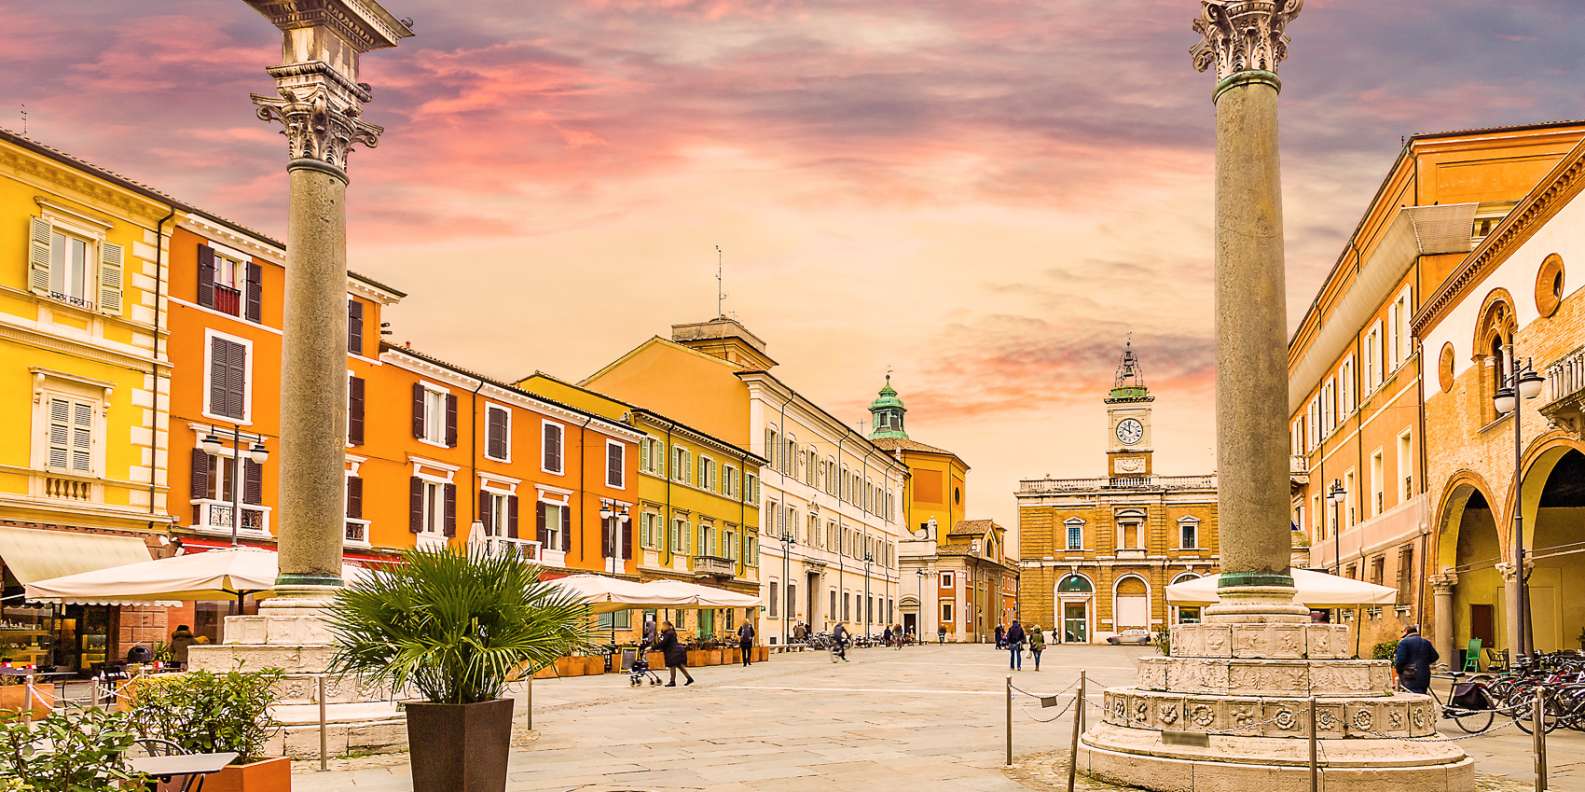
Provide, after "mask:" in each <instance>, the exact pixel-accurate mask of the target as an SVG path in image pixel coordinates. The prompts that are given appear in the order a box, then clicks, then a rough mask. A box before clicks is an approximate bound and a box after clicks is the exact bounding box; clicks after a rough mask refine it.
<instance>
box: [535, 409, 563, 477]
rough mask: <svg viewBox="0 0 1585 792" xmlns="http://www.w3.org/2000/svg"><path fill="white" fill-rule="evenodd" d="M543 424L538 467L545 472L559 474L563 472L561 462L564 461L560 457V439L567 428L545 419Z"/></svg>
mask: <svg viewBox="0 0 1585 792" xmlns="http://www.w3.org/2000/svg"><path fill="white" fill-rule="evenodd" d="M543 426H544V430H543V434H544V437H543V439H542V440H541V444H542V446H543V452H544V453H543V459H542V460H541V462H540V468H541V469H543V470H544V471H545V472H546V473H555V474H557V475H560V474H561V473H562V472H564V468H563V464H564V462H565V460H564V459H563V458H562V448H561V446H562V439H563V437H565V435H566V431H567V430H566V428H565V427H563V426H562V425H561V424H559V423H551V422H550V421H545V422H544V423H543Z"/></svg>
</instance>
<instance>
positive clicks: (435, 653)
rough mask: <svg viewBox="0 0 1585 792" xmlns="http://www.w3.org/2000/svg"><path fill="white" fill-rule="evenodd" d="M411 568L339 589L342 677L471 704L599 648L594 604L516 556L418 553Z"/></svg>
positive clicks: (334, 629) (335, 621) (335, 659)
mask: <svg viewBox="0 0 1585 792" xmlns="http://www.w3.org/2000/svg"><path fill="white" fill-rule="evenodd" d="M402 561H403V563H400V564H395V565H393V566H391V567H389V568H387V569H381V570H379V571H376V572H374V573H372V574H370V575H368V576H367V577H364V578H362V579H360V580H358V581H356V582H354V583H352V584H351V585H349V586H347V587H346V588H343V589H341V590H340V591H339V592H337V594H336V599H335V602H334V603H332V605H331V607H330V614H329V621H330V630H331V633H332V635H333V636H334V641H335V654H334V655H333V656H332V658H331V661H330V669H331V672H332V673H338V674H348V675H351V676H354V677H356V678H358V679H360V680H362V681H364V682H366V683H372V684H374V685H376V686H380V687H387V686H388V687H391V688H392V689H395V690H402V689H404V688H407V687H408V686H412V687H414V688H417V690H418V693H419V695H421V696H423V697H424V699H425V700H426V701H430V702H433V703H437V704H471V703H474V702H480V701H491V700H493V699H498V698H501V696H502V694H503V693H504V691H505V689H506V683H507V681H508V680H510V679H511V678H512V677H513V675H515V674H518V673H523V672H525V671H527V672H532V671H533V670H537V669H540V668H543V667H545V666H548V665H550V664H551V663H553V662H555V660H556V658H558V657H561V656H563V655H568V654H571V653H573V652H574V651H576V650H578V649H581V648H584V647H585V646H587V645H588V643H589V639H590V632H589V630H590V623H591V619H590V616H589V608H588V606H587V605H585V604H583V603H582V602H579V601H578V600H577V599H576V598H574V597H573V596H571V595H570V594H568V593H566V592H565V591H563V590H562V589H560V588H558V587H556V586H553V585H551V584H550V583H547V582H543V581H541V580H540V579H539V568H538V567H536V566H532V565H529V564H526V563H524V562H523V561H522V560H520V559H518V558H516V557H514V556H511V555H508V554H498V555H487V554H485V553H483V552H481V551H479V550H474V551H471V552H468V553H460V552H457V551H455V550H451V549H449V548H446V549H436V550H418V549H413V550H408V551H407V552H405V553H403V555H402Z"/></svg>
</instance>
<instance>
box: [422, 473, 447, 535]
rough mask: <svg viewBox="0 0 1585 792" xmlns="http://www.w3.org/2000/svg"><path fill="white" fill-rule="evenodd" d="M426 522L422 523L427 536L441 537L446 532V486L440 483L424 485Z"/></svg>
mask: <svg viewBox="0 0 1585 792" xmlns="http://www.w3.org/2000/svg"><path fill="white" fill-rule="evenodd" d="M422 486H423V508H424V521H423V522H422V523H421V525H422V526H423V529H424V533H426V534H434V535H437V536H438V535H441V534H444V533H445V531H446V522H445V520H446V501H445V495H446V485H445V484H442V483H440V482H438V481H428V480H426V481H424V482H423V484H422Z"/></svg>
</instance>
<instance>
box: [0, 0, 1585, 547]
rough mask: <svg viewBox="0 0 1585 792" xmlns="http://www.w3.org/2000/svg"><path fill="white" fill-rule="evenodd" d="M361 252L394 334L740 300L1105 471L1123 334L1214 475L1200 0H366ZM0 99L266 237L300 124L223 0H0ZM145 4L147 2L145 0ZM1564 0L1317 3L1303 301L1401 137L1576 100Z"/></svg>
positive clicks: (524, 332)
mask: <svg viewBox="0 0 1585 792" xmlns="http://www.w3.org/2000/svg"><path fill="white" fill-rule="evenodd" d="M385 2H386V5H387V7H388V8H390V9H391V10H392V12H393V13H395V14H396V15H398V16H407V17H412V18H413V19H415V20H416V22H415V25H414V28H415V31H416V32H417V36H416V37H415V38H413V39H409V40H407V41H406V42H404V43H403V44H402V45H401V46H400V47H399V48H397V49H395V50H386V51H381V52H378V53H374V54H371V55H368V56H366V57H365V58H364V61H363V79H364V80H365V81H367V82H369V83H371V84H372V85H373V86H374V95H375V101H374V103H373V104H371V105H370V106H369V107H368V108H367V117H368V118H369V119H370V120H371V121H373V122H375V123H378V124H381V125H383V126H384V127H385V128H386V133H385V136H384V138H383V139H382V141H381V143H380V146H379V148H377V149H374V150H359V151H357V153H355V154H354V155H353V156H352V162H351V176H352V188H351V197H350V204H351V216H350V220H349V225H350V250H349V259H350V263H351V266H352V267H353V268H354V269H356V270H359V271H361V272H363V273H366V274H368V275H370V276H372V277H374V278H376V279H379V280H381V281H385V282H388V283H390V284H392V285H393V286H396V287H398V288H400V289H403V290H405V291H407V292H409V294H410V295H411V296H409V297H408V298H407V299H406V300H405V301H404V302H403V303H402V304H401V305H399V306H398V307H397V308H396V309H395V310H394V311H393V312H392V315H391V317H390V318H391V320H392V322H393V326H394V331H395V332H394V335H393V336H392V339H393V340H395V341H397V342H402V341H411V342H412V343H413V345H414V346H415V347H417V348H419V349H421V350H424V351H427V352H430V353H432V354H435V355H439V356H441V357H444V358H447V359H450V360H452V361H455V362H457V363H460V364H463V365H466V366H469V367H474V368H477V369H480V370H482V371H485V372H489V373H492V374H495V375H498V376H500V377H516V376H518V375H522V374H526V373H528V372H531V371H533V370H535V369H542V370H545V371H548V372H551V373H554V374H557V375H560V376H563V377H568V378H574V379H576V378H581V377H583V376H585V375H587V374H589V373H591V372H592V371H594V370H595V369H596V368H598V367H599V366H601V365H602V364H604V363H606V362H608V361H609V360H611V359H612V358H614V357H616V356H617V355H619V354H621V353H622V352H624V351H626V350H627V349H629V348H631V347H633V346H635V345H636V344H638V343H639V342H640V341H642V340H643V339H645V338H647V337H649V336H651V335H657V334H659V335H666V334H667V333H668V328H669V325H670V324H671V323H673V322H682V321H695V320H701V319H705V318H709V317H710V316H712V315H714V312H715V280H714V275H715V264H716V257H715V248H714V246H715V245H718V244H719V245H720V246H721V247H722V248H723V249H724V250H725V252H726V256H725V258H726V292H727V299H726V305H727V310H728V312H729V313H731V314H732V315H734V316H736V317H738V318H739V319H740V320H741V321H743V322H744V323H745V324H746V325H747V326H748V327H749V328H751V329H752V330H753V331H754V332H755V333H757V334H759V335H760V336H761V337H763V338H765V339H766V340H767V341H768V342H769V344H770V349H769V351H770V353H771V354H772V355H773V356H774V357H775V358H776V359H777V360H779V361H780V363H781V367H780V368H779V369H778V370H777V373H778V374H779V375H780V376H781V377H782V378H783V379H784V380H786V381H788V382H790V383H792V384H793V385H794V386H796V387H798V388H800V389H801V390H802V391H803V392H804V393H806V394H807V395H809V396H811V397H812V398H814V399H816V400H817V401H819V402H821V403H822V404H824V405H826V406H827V407H828V408H829V409H831V410H832V411H833V412H835V413H836V414H838V415H840V416H842V417H845V418H849V419H851V420H852V421H853V422H854V423H857V422H858V421H860V420H861V419H864V418H867V413H866V412H865V411H864V406H865V405H866V404H867V403H868V402H869V400H870V399H871V398H872V397H873V396H874V393H875V391H876V389H877V388H879V387H880V385H881V382H882V379H883V375H884V373H885V371H886V369H887V367H888V366H890V367H893V368H894V369H895V375H894V384H895V385H896V387H897V388H898V390H899V391H900V392H901V394H902V396H903V398H904V399H905V401H906V402H907V405H908V407H909V413H908V421H909V423H908V426H909V431H910V434H911V435H912V436H913V438H914V439H916V440H921V441H924V442H927V443H931V444H933V445H939V446H943V447H946V448H949V449H952V450H954V451H956V452H957V453H958V454H959V455H961V456H962V457H963V458H964V459H965V460H967V461H968V462H969V464H970V465H972V466H973V472H972V473H971V478H970V487H969V511H970V513H971V516H991V517H995V518H996V519H997V520H998V521H1000V522H1002V523H1003V524H1005V525H1008V526H1010V527H1011V526H1012V525H1013V524H1014V522H1015V509H1014V506H1013V499H1012V492H1013V490H1014V488H1015V487H1016V484H1017V479H1019V478H1020V477H1033V476H1040V475H1044V474H1047V473H1050V474H1054V475H1074V476H1088V475H1101V474H1103V472H1104V458H1103V456H1102V449H1103V445H1104V441H1105V426H1104V423H1103V415H1104V410H1103V406H1102V404H1101V401H1100V400H1101V397H1102V396H1103V395H1104V393H1105V390H1106V388H1108V387H1109V386H1110V384H1111V377H1112V372H1113V368H1114V367H1115V365H1116V361H1117V356H1118V353H1119V351H1120V349H1121V346H1122V343H1123V339H1124V337H1125V335H1126V334H1128V333H1129V332H1132V333H1133V334H1134V339H1135V345H1136V347H1137V348H1138V350H1139V354H1140V356H1141V359H1142V361H1143V365H1144V370H1145V374H1146V378H1147V381H1148V383H1149V385H1150V387H1151V389H1152V390H1153V391H1154V392H1155V394H1156V397H1157V401H1156V431H1155V437H1156V443H1157V445H1156V468H1157V470H1158V472H1162V473H1196V472H1206V471H1209V470H1210V469H1211V468H1212V467H1213V466H1214V464H1215V462H1214V459H1213V453H1212V447H1213V438H1212V423H1213V419H1212V388H1213V380H1214V376H1215V371H1214V353H1213V339H1212V336H1211V333H1212V327H1211V324H1212V323H1211V305H1210V302H1209V301H1210V296H1211V284H1210V275H1211V175H1212V153H1213V152H1212V143H1213V141H1212V125H1211V121H1212V115H1211V113H1212V107H1211V104H1210V100H1209V96H1210V89H1211V85H1212V82H1213V77H1212V76H1210V75H1206V74H1198V73H1196V72H1195V71H1194V70H1193V68H1192V67H1191V66H1190V63H1189V56H1188V48H1189V47H1190V45H1192V44H1193V43H1194V41H1195V35H1194V33H1193V32H1192V31H1191V30H1190V27H1189V25H1190V22H1191V20H1192V19H1193V17H1194V15H1195V13H1196V10H1197V8H1198V3H1197V2H1195V1H1194V0H1016V1H1015V0H983V1H980V2H972V1H971V0H909V1H907V2H899V1H898V0H868V2H844V1H842V0H581V1H580V0H534V2H521V1H520V0H491V1H490V2H481V1H478V0H385ZM0 9H3V12H4V18H5V19H6V21H7V25H6V27H7V32H6V34H5V35H4V43H5V46H0V96H4V97H5V100H6V101H5V105H3V106H0V126H5V127H8V128H13V129H15V128H19V127H20V126H21V122H20V119H19V114H18V110H19V106H20V105H23V104H25V105H26V109H27V113H28V119H29V120H28V131H29V134H30V135H31V136H32V137H35V138H37V139H39V140H42V141H44V142H46V143H49V144H52V145H55V146H57V147H60V148H63V149H65V150H67V151H69V152H72V153H75V154H77V155H79V156H82V157H84V158H86V159H88V160H90V161H92V162H95V163H97V164H100V165H103V166H105V167H108V168H110V169H112V170H115V171H118V172H121V173H124V174H127V175H129V176H131V177H133V178H136V179H139V180H142V181H145V182H147V183H149V184H152V185H154V186H156V187H159V188H161V189H163V190H165V191H167V192H170V193H172V194H174V195H177V196H179V197H181V198H183V199H185V200H187V201H190V202H193V203H196V204H198V205H200V206H203V207H205V208H206V209H208V210H210V211H212V212H214V213H217V214H220V215H223V216H226V217H230V218H233V219H235V220H238V221H241V222H243V223H246V224H248V225H251V226H254V227H257V228H259V229H262V230H264V231H267V232H269V233H271V234H274V235H277V236H278V237H279V238H284V234H285V230H286V229H285V218H286V214H285V204H286V174H285V170H284V166H285V162H286V149H285V141H284V138H282V137H281V136H280V134H279V133H278V132H277V128H275V127H272V126H269V125H266V124H264V123H262V122H259V121H257V120H255V119H254V116H253V112H252V108H251V105H250V104H249V101H248V94H249V93H250V92H256V93H265V94H269V93H273V84H272V81H271V80H270V78H269V77H268V76H267V75H266V74H265V73H264V67H266V66H269V65H272V64H274V63H276V62H277V61H278V59H279V54H280V52H279V40H280V39H279V34H278V33H277V32H276V31H275V30H274V28H273V27H271V26H270V25H269V24H268V23H267V22H266V21H265V20H264V18H263V17H261V16H259V15H258V14H257V13H256V12H254V11H252V10H251V9H249V8H248V7H247V6H246V5H244V4H243V3H242V2H241V0H185V1H183V0H137V2H129V0H71V1H70V2H64V1H63V2H57V3H50V4H44V3H38V2H32V1H31V0H0ZM134 10H136V11H137V12H138V13H136V14H133V13H132V12H133V11H134ZM1581 20H1582V15H1581V14H1580V13H1579V8H1578V5H1577V0H1515V1H1514V2H1501V3H1494V2H1491V1H1490V0H1390V1H1388V2H1383V0H1308V2H1307V3H1306V5H1305V9H1304V12H1303V14H1302V15H1301V16H1300V17H1299V19H1298V20H1297V21H1295V22H1294V23H1293V25H1292V26H1291V27H1290V32H1291V33H1292V35H1293V39H1294V40H1293V44H1292V47H1291V50H1290V59H1289V61H1288V62H1287V63H1285V64H1284V65H1283V67H1282V79H1283V83H1284V92H1283V96H1282V101H1281V119H1282V147H1283V152H1282V153H1283V175H1284V179H1285V183H1284V202H1285V209H1286V221H1287V234H1288V236H1287V239H1288V250H1289V252H1288V270H1289V276H1288V287H1289V288H1288V313H1289V316H1290V318H1291V319H1294V320H1296V319H1297V318H1298V317H1299V316H1300V315H1301V314H1302V313H1303V310H1304V308H1305V307H1306V306H1307V305H1308V304H1309V302H1310V299H1311V296H1312V295H1313V293H1314V290H1315V288H1316V286H1317V284H1318V283H1319V281H1320V279H1321V277H1322V276H1323V275H1324V274H1325V272H1326V270H1327V269H1328V268H1329V267H1330V266H1331V265H1332V263H1333V262H1334V260H1335V259H1336V257H1337V255H1338V253H1339V251H1340V249H1341V247H1342V245H1343V242H1344V239H1345V238H1346V236H1347V235H1348V233H1349V232H1350V231H1351V230H1352V229H1353V227H1354V225H1355V223H1356V222H1357V221H1358V218H1359V214H1360V212H1361V211H1363V209H1364V207H1365V205H1366V203H1367V202H1368V201H1369V200H1370V197H1371V194H1372V193H1373V192H1374V190H1375V188H1376V186H1377V184H1378V182H1379V181H1380V179H1381V178H1382V176H1383V175H1384V174H1385V172H1386V170H1387V168H1388V167H1389V166H1390V164H1391V161H1392V159H1393V157H1394V156H1395V155H1396V154H1397V152H1398V150H1399V147H1400V145H1401V143H1400V139H1401V137H1402V136H1404V135H1408V134H1412V133H1415V132H1423V131H1441V130H1450V129H1460V128H1468V127H1477V126H1489V125H1496V124H1507V123H1518V122H1528V121H1540V120H1554V119H1560V118H1569V117H1575V118H1578V117H1581V116H1582V115H1585V108H1582V102H1585V98H1582V96H1581V93H1580V90H1579V85H1580V80H1579V78H1580V75H1581V74H1582V70H1581V67H1582V66H1585V63H1582V60H1585V46H1582V45H1581V43H1580V42H1581V41H1582V40H1585V22H1582V21H1581Z"/></svg>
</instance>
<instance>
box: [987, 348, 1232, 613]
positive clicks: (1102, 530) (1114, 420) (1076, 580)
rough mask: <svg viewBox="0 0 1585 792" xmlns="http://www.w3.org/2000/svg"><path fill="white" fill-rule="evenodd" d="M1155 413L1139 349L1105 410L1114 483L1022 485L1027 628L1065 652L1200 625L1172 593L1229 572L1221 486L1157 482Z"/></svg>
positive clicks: (1197, 480)
mask: <svg viewBox="0 0 1585 792" xmlns="http://www.w3.org/2000/svg"><path fill="white" fill-rule="evenodd" d="M1154 401H1155V397H1154V396H1152V395H1151V393H1150V391H1149V389H1148V388H1146V386H1145V382H1144V376H1143V374H1142V373H1141V371H1140V367H1139V361H1138V359H1137V358H1136V357H1135V355H1134V352H1133V348H1132V345H1131V344H1130V345H1129V346H1128V347H1126V348H1125V350H1124V352H1123V360H1122V364H1121V365H1120V366H1119V367H1118V371H1117V378H1116V380H1115V382H1114V384H1113V388H1112V390H1111V392H1110V393H1109V394H1108V395H1107V397H1106V400H1105V403H1106V412H1107V428H1108V432H1109V439H1108V447H1107V454H1106V456H1107V470H1108V475H1107V476H1105V477H1101V478H1069V479H1063V478H1042V479H1029V480H1025V481H1022V482H1020V485H1019V489H1018V492H1017V497H1018V533H1019V542H1020V559H1021V560H1020V562H1019V564H1020V567H1021V572H1022V576H1021V578H1020V581H1019V604H1020V610H1021V617H1022V619H1023V620H1024V622H1025V623H1036V624H1039V625H1041V626H1042V627H1044V628H1046V629H1048V630H1053V631H1054V638H1055V640H1056V641H1058V642H1061V643H1097V642H1101V641H1104V640H1105V639H1107V638H1108V637H1111V636H1114V635H1117V634H1119V633H1122V632H1124V631H1127V630H1150V631H1155V630H1158V629H1161V628H1163V627H1165V626H1168V625H1171V624H1176V623H1179V622H1186V621H1196V620H1198V619H1199V610H1198V609H1197V608H1192V607H1184V608H1178V607H1175V606H1172V605H1170V604H1169V603H1168V602H1167V598H1166V589H1167V586H1169V585H1171V584H1172V583H1176V582H1179V581H1183V580H1192V579H1194V578H1197V577H1201V576H1203V575H1208V574H1212V573H1215V572H1217V571H1218V570H1219V566H1220V560H1221V557H1220V551H1219V547H1220V538H1219V535H1218V530H1217V509H1216V477H1215V476H1211V475H1202V476H1161V475H1156V474H1155V472H1154V471H1155V462H1154V449H1153V448H1152V434H1151V430H1152V410H1151V405H1152V403H1153V402H1154Z"/></svg>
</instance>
